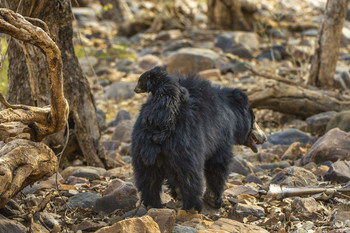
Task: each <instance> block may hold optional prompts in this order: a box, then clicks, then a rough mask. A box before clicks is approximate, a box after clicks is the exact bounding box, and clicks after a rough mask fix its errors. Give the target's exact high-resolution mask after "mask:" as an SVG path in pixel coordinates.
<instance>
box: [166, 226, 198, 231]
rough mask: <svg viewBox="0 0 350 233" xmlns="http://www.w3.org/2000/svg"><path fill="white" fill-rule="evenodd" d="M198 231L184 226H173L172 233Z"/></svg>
mask: <svg viewBox="0 0 350 233" xmlns="http://www.w3.org/2000/svg"><path fill="white" fill-rule="evenodd" d="M196 232H198V230H197V229H196V228H193V227H186V226H181V225H179V226H175V227H174V230H173V232H172V233H196Z"/></svg>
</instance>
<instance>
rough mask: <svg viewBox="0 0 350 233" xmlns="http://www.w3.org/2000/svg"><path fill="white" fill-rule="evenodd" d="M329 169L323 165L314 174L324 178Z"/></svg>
mask: <svg viewBox="0 0 350 233" xmlns="http://www.w3.org/2000/svg"><path fill="white" fill-rule="evenodd" d="M329 169H330V167H328V166H326V165H321V166H319V167H318V168H317V169H316V170H315V171H314V174H315V175H316V176H324V175H325V174H326V173H327V172H328V171H329Z"/></svg>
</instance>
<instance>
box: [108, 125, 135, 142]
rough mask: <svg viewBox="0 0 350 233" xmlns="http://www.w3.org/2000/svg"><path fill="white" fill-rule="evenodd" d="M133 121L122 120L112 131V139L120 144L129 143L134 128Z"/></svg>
mask: <svg viewBox="0 0 350 233" xmlns="http://www.w3.org/2000/svg"><path fill="white" fill-rule="evenodd" d="M134 124H135V121H133V120H124V121H122V122H120V123H119V124H118V125H117V126H116V127H115V129H114V132H113V135H112V139H113V140H117V141H120V142H126V143H130V142H131V134H132V130H133V128H134Z"/></svg>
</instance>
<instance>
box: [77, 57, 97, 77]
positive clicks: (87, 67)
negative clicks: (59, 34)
mask: <svg viewBox="0 0 350 233" xmlns="http://www.w3.org/2000/svg"><path fill="white" fill-rule="evenodd" d="M97 63H98V60H97V58H95V57H93V56H87V57H82V58H79V64H80V66H81V69H82V70H83V72H84V74H87V75H93V72H92V70H91V67H94V66H95V65H97Z"/></svg>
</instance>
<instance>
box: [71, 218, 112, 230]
mask: <svg viewBox="0 0 350 233" xmlns="http://www.w3.org/2000/svg"><path fill="white" fill-rule="evenodd" d="M106 225H107V224H106V223H105V222H93V221H92V220H83V221H82V222H81V223H80V224H78V225H74V226H73V227H72V230H73V231H74V232H77V231H79V230H80V231H83V232H92V231H97V230H98V229H100V228H102V227H105V226H106Z"/></svg>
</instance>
